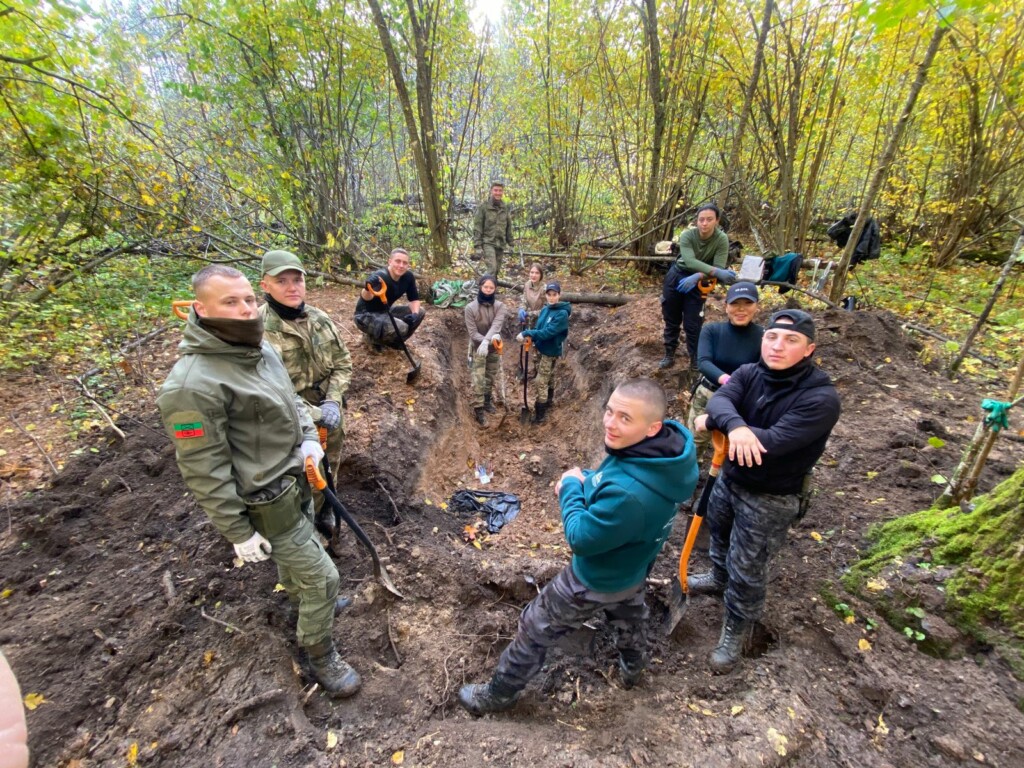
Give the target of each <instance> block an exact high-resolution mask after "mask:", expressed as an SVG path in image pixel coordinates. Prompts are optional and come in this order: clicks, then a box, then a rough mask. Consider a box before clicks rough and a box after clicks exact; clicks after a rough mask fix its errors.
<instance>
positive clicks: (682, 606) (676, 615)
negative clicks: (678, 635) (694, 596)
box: [663, 579, 690, 637]
mask: <svg viewBox="0 0 1024 768" xmlns="http://www.w3.org/2000/svg"><path fill="white" fill-rule="evenodd" d="M689 607H690V594H689V593H688V592H685V593H684V592H683V588H682V587H681V586H680V585H679V580H678V579H676V580H675V581H674V582H672V595H671V597H670V598H669V605H668V615H667V616H666V617H665V626H664V627H663V631H664V635H665V637H668V636H670V635H671V634H672V633H673V632H675V629H676V627H678V626H679V622H680V621H682V620H683V617H684V616H685V615H686V611H687V610H688V609H689Z"/></svg>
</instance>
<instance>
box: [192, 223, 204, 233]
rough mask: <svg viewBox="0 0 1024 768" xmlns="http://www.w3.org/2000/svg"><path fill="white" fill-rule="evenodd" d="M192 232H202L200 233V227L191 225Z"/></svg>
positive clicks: (201, 229)
mask: <svg viewBox="0 0 1024 768" xmlns="http://www.w3.org/2000/svg"><path fill="white" fill-rule="evenodd" d="M192 231H193V232H202V231H203V228H202V227H199V226H196V225H195V224H193V225H192Z"/></svg>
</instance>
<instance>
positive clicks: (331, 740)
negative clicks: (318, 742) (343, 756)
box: [327, 731, 338, 749]
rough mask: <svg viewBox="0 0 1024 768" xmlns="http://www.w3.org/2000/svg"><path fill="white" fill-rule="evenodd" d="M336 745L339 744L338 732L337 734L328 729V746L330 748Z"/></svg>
mask: <svg viewBox="0 0 1024 768" xmlns="http://www.w3.org/2000/svg"><path fill="white" fill-rule="evenodd" d="M336 746H338V734H336V733H335V732H334V731H328V732H327V748H328V749H334V748H335V747H336Z"/></svg>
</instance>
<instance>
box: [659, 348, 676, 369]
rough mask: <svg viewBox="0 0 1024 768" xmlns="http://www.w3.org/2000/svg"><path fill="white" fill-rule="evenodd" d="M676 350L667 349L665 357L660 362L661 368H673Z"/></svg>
mask: <svg viewBox="0 0 1024 768" xmlns="http://www.w3.org/2000/svg"><path fill="white" fill-rule="evenodd" d="M675 357H676V348H675V347H665V356H664V357H663V358H661V360H660V361H659V362H658V367H659V368H671V367H672V363H673V362H674V361H675Z"/></svg>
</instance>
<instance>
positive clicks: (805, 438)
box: [687, 309, 839, 672]
mask: <svg viewBox="0 0 1024 768" xmlns="http://www.w3.org/2000/svg"><path fill="white" fill-rule="evenodd" d="M813 354H814V320H813V319H812V318H811V316H810V315H809V314H807V313H806V312H803V311H801V310H799V309H784V310H782V311H780V312H776V313H775V314H774V315H772V318H771V320H770V322H769V323H768V325H767V327H766V328H765V332H764V338H763V340H762V342H761V360H760V361H759V362H757V363H748V364H747V365H742V366H740V367H739V368H737V369H736V371H735V372H734V373H733V375H732V377H731V378H730V379H729V381H728V383H726V384H725V385H724V386H723V387H722V388H721V389H719V390H718V391H717V392H716V393H715V394H714V396H712V397H711V399H710V400H709V401H708V406H707V413H706V414H705V415H703V416H700V417H698V418H697V420H696V421H695V423H694V426H695V428H696V429H697V430H698V431H700V430H705V429H707V430H718V431H720V432H724V433H725V434H726V435H728V437H729V459H728V461H727V462H726V463H725V465H724V466H723V467H722V474H721V476H720V477H719V479H718V482H717V483H716V484H715V487H714V489H713V490H712V492H711V498H710V500H709V502H708V513H707V519H708V525H709V527H710V528H711V552H710V554H711V563H712V569H711V571H710V572H709V573H703V574H696V575H694V576H692V577H690V579H688V581H687V583H688V585H689V588H690V590H691V591H693V592H694V593H696V594H724V596H725V600H724V601H725V620H724V621H723V623H722V633H721V635H720V637H719V640H718V646H717V647H716V648H715V650H714V652H712V654H711V668H712V671H714V672H728V671H729V670H731V669H732V668H733V667H734V666H736V663H737V662H738V661H739V659H740V652H741V651H742V646H743V641H744V639H745V638H746V635H747V632H748V631H749V629H750V627H751V626H752V624H753V622H755V621H756V620H757V619H759V618H760V616H761V613H762V611H763V610H764V601H765V586H766V583H767V580H768V564H769V562H770V561H771V559H772V557H773V556H774V555H775V554H776V553H777V552H778V551H779V550H780V549H781V548H782V545H783V544H784V543H785V542H786V532H787V531H788V530H789V526H790V525H792V524H793V523H794V522H795V521H796V520H798V519H799V518H800V513H801V496H802V491H803V487H804V479H805V477H806V476H807V474H808V473H809V472H810V471H811V470H812V469H813V467H814V465H815V464H816V463H817V461H818V459H819V458H821V455H822V453H824V451H825V443H826V442H827V440H828V436H829V435H830V434H831V432H832V428H833V427H834V426H835V425H836V422H837V421H838V420H839V393H838V392H836V388H835V387H834V386H833V385H832V382H831V380H830V379H829V377H828V374H826V373H825V372H824V371H822V370H821V369H820V368H818V367H817V366H816V365H815V364H814V363H813V362H812V360H811V355H813Z"/></svg>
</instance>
